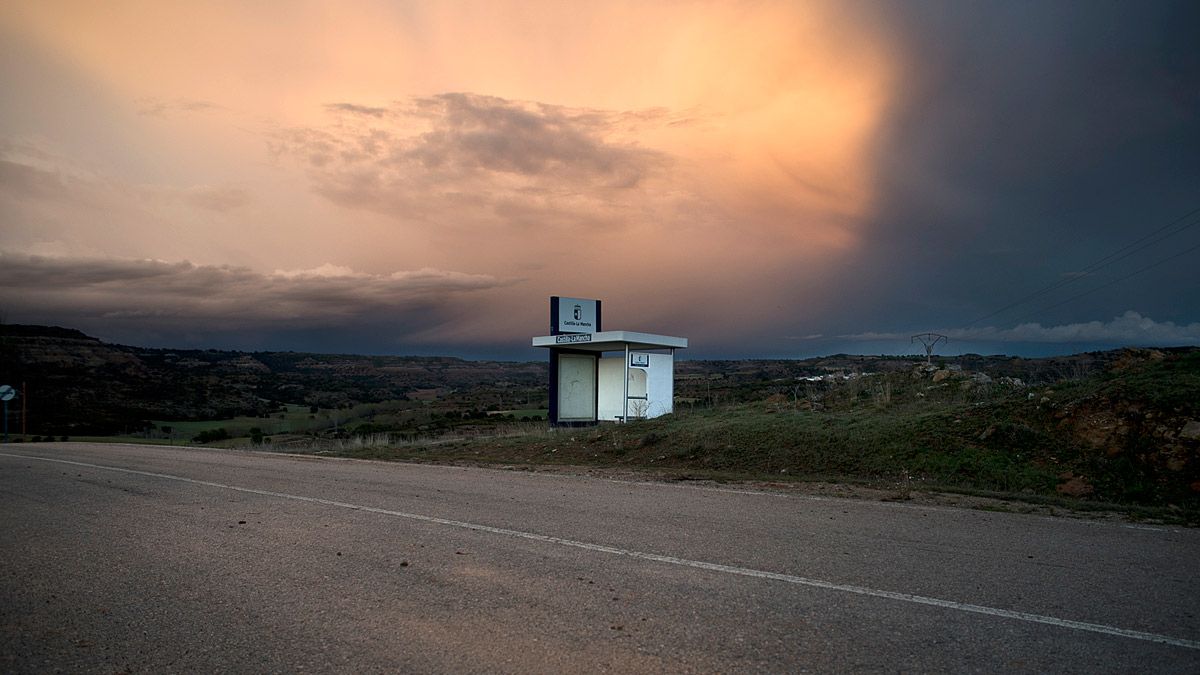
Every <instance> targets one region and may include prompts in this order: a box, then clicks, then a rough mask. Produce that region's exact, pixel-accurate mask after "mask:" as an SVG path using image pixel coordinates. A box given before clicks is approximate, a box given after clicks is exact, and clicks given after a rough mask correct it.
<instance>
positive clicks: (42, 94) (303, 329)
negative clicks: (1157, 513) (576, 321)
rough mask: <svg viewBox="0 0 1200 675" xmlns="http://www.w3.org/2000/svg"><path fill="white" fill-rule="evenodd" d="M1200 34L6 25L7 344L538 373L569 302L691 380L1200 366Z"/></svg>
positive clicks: (1187, 13)
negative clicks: (842, 367) (841, 369)
mask: <svg viewBox="0 0 1200 675" xmlns="http://www.w3.org/2000/svg"><path fill="white" fill-rule="evenodd" d="M1197 26H1200V4H1198V3H1196V2H1194V1H1190V0H1189V1H1185V2H1178V3H1169V2H1093V1H1090V0H1089V1H1084V2H1058V1H1050V2H1041V1H1039V2H1023V1H997V2H966V1H960V0H953V1H948V2H917V1H909V0H905V1H904V2H893V3H887V2H880V3H876V2H856V1H837V2H823V1H805V2H744V3H742V2H683V1H680V2H676V1H667V2H658V3H646V2H604V1H591V2H562V1H552V2H504V1H494V0H492V1H488V2H482V1H481V2H451V1H445V0H439V1H430V2H401V1H390V2H384V1H379V2H370V1H366V2H328V3H323V2H203V1H199V2H198V1H195V0H192V1H189V2H169V1H165V0H161V1H147V2H120V1H114V2H94V1H85V2H60V1H56V0H35V1H33V2H25V1H22V0H6V2H4V3H2V4H0V87H2V91H3V93H2V94H0V320H3V321H4V322H7V323H45V324H54V325H61V326H68V327H73V328H79V329H81V330H84V331H85V332H87V333H89V334H91V335H94V336H96V337H100V338H102V339H105V340H107V341H113V342H120V343H125V344H135V345H143V346H163V347H177V348H185V347H205V348H207V347H214V348H230V349H255V350H289V349H290V350H297V351H326V352H354V353H381V354H446V355H458V356H466V357H499V358H506V359H532V358H541V357H542V355H541V354H539V353H538V352H536V351H534V350H532V349H531V348H529V347H528V345H529V338H530V337H532V336H534V335H542V334H545V333H547V332H548V320H549V318H548V301H547V298H548V297H549V296H551V295H569V296H575V297H585V298H600V299H602V300H603V302H604V322H605V328H609V329H628V330H640V331H645V332H656V333H665V334H670V335H682V336H686V337H688V338H689V339H690V340H691V342H692V345H693V348H692V349H690V350H689V352H688V356H691V357H727V358H740V357H794V356H810V355H819V354H830V353H836V352H857V353H913V352H914V350H916V349H917V348H916V347H913V346H912V345H910V335H912V334H913V333H919V332H926V331H934V332H939V333H944V334H947V335H948V336H949V337H950V343H949V344H948V345H947V347H946V348H945V349H944V350H942V351H945V352H947V353H952V352H980V353H1011V354H1028V355H1036V354H1046V353H1065V352H1073V351H1080V350H1085V349H1099V348H1109V347H1113V346H1120V345H1130V344H1132V345H1180V344H1200V273H1197V262H1198V261H1200V211H1197V209H1200V41H1198V40H1197V39H1196V31H1197V28H1196V27H1197ZM1009 305H1013V306H1012V307H1008V306H1009ZM1001 310H1002V311H1001Z"/></svg>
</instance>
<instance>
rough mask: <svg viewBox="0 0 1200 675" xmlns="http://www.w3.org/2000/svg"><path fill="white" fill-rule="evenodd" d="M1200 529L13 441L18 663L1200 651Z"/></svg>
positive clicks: (819, 663)
mask: <svg viewBox="0 0 1200 675" xmlns="http://www.w3.org/2000/svg"><path fill="white" fill-rule="evenodd" d="M1198 571H1200V531H1196V530H1188V529H1179V528H1169V527H1142V526H1128V525H1121V524H1116V523H1100V522H1090V521H1082V520H1072V519H1052V518H1044V517H1036V516H1027V515H1017V514H1007V513H991V512H983V511H968V510H958V509H949V508H931V507H917V506H909V505H904V504H895V503H882V502H867V501H857V500H842V499H829V498H813V497H806V496H804V495H800V494H791V493H768V492H755V491H750V490H746V491H741V490H737V489H720V488H706V487H694V486H687V485H673V484H653V483H639V482H623V481H614V480H604V479H598V478H588V477H581V476H567V475H556V474H530V473H522V472H507V471H497V470H488V469H476V468H457V467H436V466H424V465H412V464H389V463H377V462H363V461H347V460H332V459H308V458H296V457H287V456H280V455H268V454H257V453H245V452H235V451H211V450H196V449H186V450H185V449H179V448H161V447H147V446H122V445H89V444H80V443H55V444H36V445H35V444H19V445H17V444H14V445H6V446H0V671H4V672H53V671H56V670H59V671H63V672H103V673H113V672H185V671H186V672H212V671H239V672H246V671H249V672H281V671H287V672H296V671H317V672H327V671H340V672H350V671H353V672H412V671H417V672H448V671H449V672H563V671H588V672H594V671H622V672H627V671H668V672H676V671H684V672H692V671H699V672H710V671H722V672H732V671H736V672H745V671H771V672H803V671H813V672H831V671H838V672H845V671H869V672H880V671H885V672H887V671H904V672H914V671H921V672H937V671H941V672H956V673H958V672H974V671H978V672H999V671H1003V672H1022V671H1024V672H1039V673H1042V672H1088V673H1096V672H1142V673H1144V672H1187V673H1196V672H1200V616H1198V615H1200V584H1198V583H1197V572H1198Z"/></svg>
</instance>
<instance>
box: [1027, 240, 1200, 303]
mask: <svg viewBox="0 0 1200 675" xmlns="http://www.w3.org/2000/svg"><path fill="white" fill-rule="evenodd" d="M1196 249H1200V244H1196V245H1195V246H1191V247H1189V248H1185V249H1184V250H1182V251H1180V252H1178V253H1176V254H1175V255H1171V256H1167V257H1166V258H1163V259H1162V260H1159V261H1157V262H1153V263H1150V264H1149V265H1146V266H1145V267H1142V268H1141V269H1138V270H1135V271H1133V272H1130V273H1129V274H1126V275H1125V276H1123V277H1118V278H1116V279H1113V280H1112V281H1110V282H1108V283H1106V284H1102V285H1100V286H1097V287H1095V288H1093V289H1091V290H1087V291H1084V292H1082V293H1079V294H1077V295H1072V296H1071V297H1069V298H1067V299H1066V300H1063V301H1062V302H1056V303H1054V304H1053V305H1049V306H1046V307H1043V308H1041V309H1039V310H1036V311H1033V312H1030V313H1029V314H1026V315H1024V316H1022V317H1019V318H1018V319H1017V321H1020V320H1022V319H1027V318H1029V317H1032V316H1037V315H1038V314H1041V313H1043V312H1048V311H1050V310H1052V309H1057V308H1058V307H1062V306H1063V305H1065V304H1067V303H1069V302H1073V301H1075V300H1078V299H1079V298H1082V297H1084V296H1085V295H1091V294H1092V293H1095V292H1096V291H1100V290H1104V289H1105V288H1108V287H1109V286H1112V285H1113V284H1119V283H1121V282H1122V281H1125V280H1126V279H1128V278H1130V277H1135V276H1137V275H1139V274H1141V273H1142V272H1145V271H1147V270H1151V269H1154V268H1155V267H1158V266H1159V265H1163V264H1166V263H1168V262H1170V261H1172V260H1174V259H1176V258H1181V257H1183V256H1185V255H1187V254H1189V253H1191V252H1192V251H1195V250H1196Z"/></svg>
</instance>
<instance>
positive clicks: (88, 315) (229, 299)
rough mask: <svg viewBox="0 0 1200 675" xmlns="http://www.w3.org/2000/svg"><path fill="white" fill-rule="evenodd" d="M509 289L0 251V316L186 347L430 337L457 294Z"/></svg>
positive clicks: (443, 277)
mask: <svg viewBox="0 0 1200 675" xmlns="http://www.w3.org/2000/svg"><path fill="white" fill-rule="evenodd" d="M509 283H511V281H509V280H500V279H496V278H494V277H491V276H488V275H479V274H465V273H462V272H454V271H447V270H439V269H432V268H425V269H419V270H402V271H397V272H394V273H391V274H386V275H377V274H366V273H361V272H356V271H354V270H352V269H349V268H345V267H339V266H334V265H329V264H326V265H322V266H320V267H317V268H314V269H306V270H277V271H275V272H273V273H269V274H263V273H259V272H254V271H252V270H249V269H247V268H241V267H227V266H210V265H195V264H192V263H190V262H186V261H185V262H175V263H172V262H164V261H160V260H117V259H101V258H90V259H89V258H63V257H54V258H52V257H41V256H27V255H15V254H7V253H0V311H2V312H4V313H6V314H8V315H9V316H19V317H21V320H22V322H51V323H65V324H67V325H70V326H72V327H80V328H83V329H84V330H85V331H93V332H94V334H96V335H97V336H100V337H106V338H110V337H123V336H125V335H126V334H128V333H129V332H131V331H132V332H136V331H151V332H152V333H154V334H157V335H158V336H159V337H160V338H162V339H175V340H188V341H194V340H195V339H197V338H199V337H202V336H209V337H212V336H217V335H225V334H228V333H233V332H239V331H241V332H246V333H248V334H261V333H268V332H278V331H309V330H316V329H353V331H362V330H364V329H366V330H372V329H374V330H378V329H379V327H380V326H386V327H387V330H389V331H392V337H393V338H394V339H396V340H418V341H419V340H430V341H432V340H436V339H437V336H438V329H439V327H440V326H442V325H444V324H445V323H447V322H450V321H453V320H455V319H456V318H457V317H458V315H459V314H460V313H461V312H463V311H464V309H463V307H462V304H463V303H462V299H463V296H472V295H476V294H480V293H486V292H488V291H490V290H493V289H496V288H500V287H502V286H504V285H506V284H509Z"/></svg>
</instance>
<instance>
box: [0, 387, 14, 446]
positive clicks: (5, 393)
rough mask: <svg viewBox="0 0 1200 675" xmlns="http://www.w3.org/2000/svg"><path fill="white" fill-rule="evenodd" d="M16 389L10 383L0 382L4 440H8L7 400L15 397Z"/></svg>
mask: <svg viewBox="0 0 1200 675" xmlns="http://www.w3.org/2000/svg"><path fill="white" fill-rule="evenodd" d="M16 396H17V390H16V389H13V388H12V385H8V384H0V401H4V442H5V443H7V442H8V402H9V401H11V400H13V399H14V398H16Z"/></svg>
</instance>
